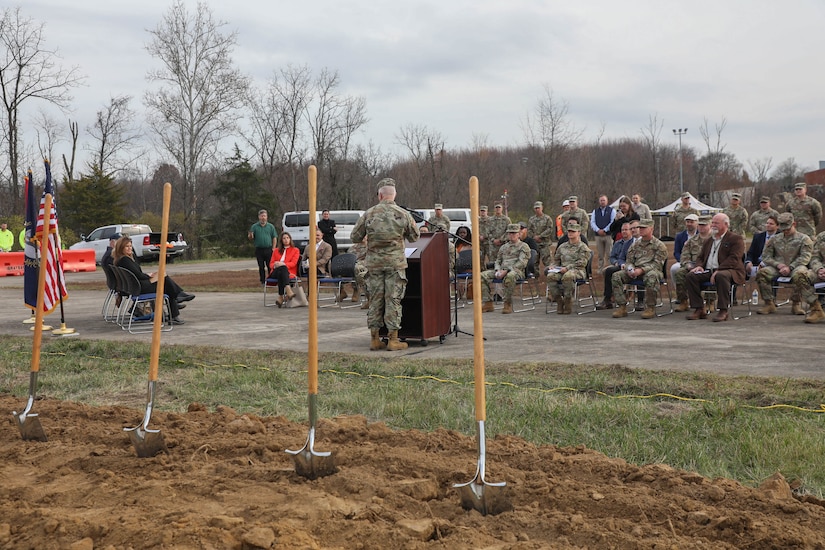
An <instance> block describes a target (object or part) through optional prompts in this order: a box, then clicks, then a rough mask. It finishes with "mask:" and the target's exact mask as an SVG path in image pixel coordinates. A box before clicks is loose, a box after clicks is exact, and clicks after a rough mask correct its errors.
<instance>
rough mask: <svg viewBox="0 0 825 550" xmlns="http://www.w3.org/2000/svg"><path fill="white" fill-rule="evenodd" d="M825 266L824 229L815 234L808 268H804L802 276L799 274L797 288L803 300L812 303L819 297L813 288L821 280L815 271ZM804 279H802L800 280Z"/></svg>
mask: <svg viewBox="0 0 825 550" xmlns="http://www.w3.org/2000/svg"><path fill="white" fill-rule="evenodd" d="M823 267H825V231H823V232H822V233H820V234H819V235H817V236H816V241H814V244H813V252H812V254H811V261H810V263H809V264H808V269H806V270H805V273H804V277H803V276H800V278H799V285H798V287H797V290H798V291H799V295H800V297H801V298H802V301H803V302H806V303H808V304H809V305H810V304H813V303H814V302H816V301H817V300H818V299H819V296H817V294H816V291H815V290H814V283H820V282H822V281H821V280H820V278H819V275H818V274H817V272H818V271H819V270H820V269H822V268H823ZM802 279H804V281H803V280H802Z"/></svg>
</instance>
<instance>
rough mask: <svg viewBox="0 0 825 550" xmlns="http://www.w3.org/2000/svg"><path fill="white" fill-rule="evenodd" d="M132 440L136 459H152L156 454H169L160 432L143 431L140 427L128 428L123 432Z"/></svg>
mask: <svg viewBox="0 0 825 550" xmlns="http://www.w3.org/2000/svg"><path fill="white" fill-rule="evenodd" d="M125 431H126V432H128V434H129V439H131V440H132V445H134V447H135V451H136V452H137V455H138V458H152V457H153V456H155V455H157V454H158V453H166V454H169V449H168V448H167V447H166V441H164V439H163V434H162V433H160V430H143V429H141V428H140V427H137V428H128V429H126V430H125Z"/></svg>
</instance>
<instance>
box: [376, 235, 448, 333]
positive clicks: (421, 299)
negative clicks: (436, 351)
mask: <svg viewBox="0 0 825 550" xmlns="http://www.w3.org/2000/svg"><path fill="white" fill-rule="evenodd" d="M406 247H407V292H406V294H405V295H404V299H403V300H401V308H402V314H401V330H399V331H398V337H399V338H402V339H404V340H421V344H422V345H425V346H426V345H427V339H428V338H434V337H436V336H438V337H439V341H442V342H443V341H444V338H445V337H446V336H447V334H449V333H450V260H449V256H448V252H447V234H446V233H423V234H422V235H421V238H420V239H419V240H417V241H416V242H414V243H407V244H406ZM382 332H386V329H382Z"/></svg>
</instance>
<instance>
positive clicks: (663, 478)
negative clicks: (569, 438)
mask: <svg viewBox="0 0 825 550" xmlns="http://www.w3.org/2000/svg"><path fill="white" fill-rule="evenodd" d="M24 401H25V400H24V399H23V398H20V397H11V396H8V395H2V396H0V409H2V410H6V411H7V412H11V411H12V410H19V409H20V408H21V407H22V406H23V405H24V404H25V403H24ZM35 412H37V413H39V414H40V415H41V422H42V424H43V427H44V429H45V431H46V433H47V435H48V437H49V441H48V442H47V443H37V442H26V441H22V440H21V438H20V434H19V432H18V429H17V426H16V425H15V424H14V419H13V417H12V416H11V414H6V416H5V418H6V419H5V420H4V421H3V422H0V547H2V548H73V549H77V550H79V549H91V548H98V549H99V548H118V549H120V548H216V549H217V548H237V549H241V548H384V549H387V548H397V549H402V548H403V549H409V548H428V547H433V546H439V547H445V548H451V549H454V548H519V549H532V548H680V549H685V548H714V549H720V548H825V527H824V526H825V508H823V504H822V502H819V501H817V500H815V499H812V498H810V497H807V498H803V497H796V496H794V495H793V493H792V491H791V489H790V487H789V486H788V484H787V482H785V480H784V479H783V478H782V477H781V476H780V475H777V476H775V477H774V478H772V479H771V480H768V481H766V482H765V483H764V484H763V486H762V487H761V488H759V489H750V488H746V487H743V486H742V485H740V484H738V483H736V482H733V481H730V480H725V479H717V480H709V479H707V478H703V477H702V476H699V475H697V474H694V473H691V472H685V471H679V470H674V469H672V468H669V467H667V466H664V465H648V466H644V467H637V466H633V465H630V464H627V463H626V462H624V461H622V460H616V459H610V458H607V457H605V456H603V455H601V454H599V453H596V452H594V451H591V450H588V449H586V448H583V447H581V448H578V447H577V448H557V447H554V446H549V445H548V446H542V447H536V446H534V445H532V444H529V443H527V442H525V441H523V440H521V439H519V438H517V437H499V438H497V439H495V440H491V441H489V442H488V475H487V477H488V480H489V481H506V482H507V483H508V486H509V487H510V490H511V500H512V503H513V506H514V509H513V511H512V512H505V513H503V514H500V515H498V516H487V517H484V516H481V515H480V514H478V513H477V512H475V511H472V512H467V511H464V510H462V509H461V507H460V505H459V499H458V495H457V493H456V492H455V490H454V489H452V485H453V483H462V482H466V481H469V479H470V478H471V477H472V475H473V473H474V471H475V465H476V464H475V461H476V448H475V441H474V439H473V438H471V437H465V436H463V435H461V434H458V433H455V432H451V431H446V430H439V431H435V432H432V433H425V432H419V431H393V430H391V429H389V428H387V427H386V426H385V425H383V424H380V423H369V422H367V420H366V419H365V418H363V417H342V418H335V419H329V420H321V421H320V422H319V426H318V442H317V448H318V449H319V450H331V451H333V452H334V454H335V458H336V462H337V464H338V466H339V471H338V473H336V474H335V475H332V476H329V477H325V478H321V479H317V480H315V481H309V480H306V479H304V478H302V477H299V476H297V475H296V474H295V473H294V470H293V465H292V460H291V458H290V457H289V456H288V455H287V454H285V453H284V449H287V448H291V449H297V448H300V447H301V446H302V445H303V443H304V440H305V438H306V426H304V425H300V424H294V423H291V422H288V421H287V420H285V419H284V418H281V417H274V418H259V417H255V416H245V415H239V414H237V413H235V412H234V411H232V410H231V409H228V408H219V409H218V410H217V411H216V412H212V413H210V412H207V411H206V410H205V408H204V407H202V406H199V405H192V406H191V407H190V411H189V412H187V413H185V414H176V413H156V414H155V415H154V417H153V424H152V425H153V427H155V428H160V429H161V430H162V432H163V434H164V437H165V439H166V441H167V444H168V447H169V454H168V455H159V456H157V457H155V458H151V459H138V458H137V457H136V455H135V451H134V448H133V447H132V445H131V443H130V442H129V439H128V437H127V436H126V435H125V434H124V433H123V431H122V430H123V428H124V427H129V426H134V425H136V424H137V423H138V422H139V421H140V418H141V416H142V413H141V411H137V410H133V409H127V408H121V407H100V408H94V407H89V406H85V405H81V404H76V403H70V402H60V401H52V400H48V399H45V400H41V401H38V402H37V403H36V405H35ZM439 543H440V544H439Z"/></svg>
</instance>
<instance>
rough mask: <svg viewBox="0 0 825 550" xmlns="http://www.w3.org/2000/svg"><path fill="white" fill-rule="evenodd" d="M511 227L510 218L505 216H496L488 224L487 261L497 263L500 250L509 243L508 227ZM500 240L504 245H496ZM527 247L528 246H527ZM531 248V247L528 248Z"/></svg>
mask: <svg viewBox="0 0 825 550" xmlns="http://www.w3.org/2000/svg"><path fill="white" fill-rule="evenodd" d="M508 225H510V218H508V217H507V216H505V215H504V214H500V215H497V216H496V215H494V216H491V217H490V221H489V222H487V261H488V262H495V261H496V258H498V249H499V248H501V247H502V246H504V242H505V241H507V226H508ZM496 239H499V240H501V241H502V244H499V245H496V244H495V243H494V242H493V241H494V240H496ZM525 246H527V245H526V244H525ZM527 248H530V247H527Z"/></svg>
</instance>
